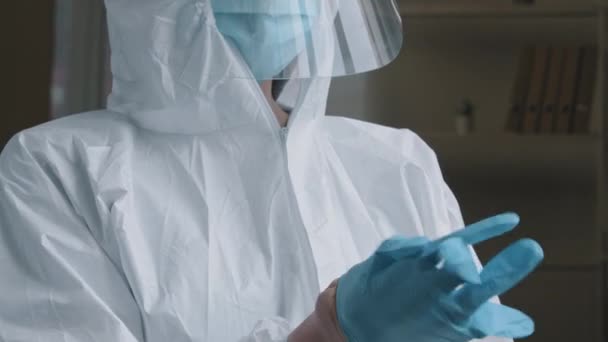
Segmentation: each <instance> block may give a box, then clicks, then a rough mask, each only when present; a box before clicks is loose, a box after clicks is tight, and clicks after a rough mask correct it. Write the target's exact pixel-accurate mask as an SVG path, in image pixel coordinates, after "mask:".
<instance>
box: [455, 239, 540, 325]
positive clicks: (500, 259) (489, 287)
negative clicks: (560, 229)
mask: <svg viewBox="0 0 608 342" xmlns="http://www.w3.org/2000/svg"><path fill="white" fill-rule="evenodd" d="M542 259H543V250H542V248H541V247H540V245H539V244H538V243H537V242H536V241H534V240H530V239H524V240H520V241H518V242H515V243H513V244H512V245H511V246H509V247H507V248H506V249H504V250H503V251H502V252H500V253H499V254H498V255H497V256H495V257H494V258H493V259H492V260H491V261H490V262H489V263H488V264H487V265H486V266H485V267H484V269H483V270H482V272H481V284H466V285H465V286H464V287H463V288H462V289H460V290H458V292H456V293H455V294H454V297H455V302H456V303H458V304H459V305H460V307H461V308H462V311H463V312H464V313H466V312H473V311H475V310H477V309H478V308H479V307H480V306H481V305H483V304H484V303H485V302H487V301H488V300H489V299H490V298H492V297H494V296H497V295H500V294H503V293H504V292H506V291H508V290H509V289H511V288H512V287H513V286H515V285H516V284H518V283H519V282H520V281H522V280H523V279H524V278H525V277H526V276H528V274H530V273H531V272H532V271H533V270H534V269H535V268H536V267H537V266H538V264H539V263H540V262H541V261H542Z"/></svg>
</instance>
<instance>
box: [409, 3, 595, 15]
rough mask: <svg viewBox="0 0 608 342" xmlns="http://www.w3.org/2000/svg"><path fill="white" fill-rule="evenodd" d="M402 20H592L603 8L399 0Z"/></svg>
mask: <svg viewBox="0 0 608 342" xmlns="http://www.w3.org/2000/svg"><path fill="white" fill-rule="evenodd" d="M399 3H400V6H399V8H400V12H401V15H403V16H406V17H434V18H438V17H440V18H441V17H443V18H448V17H452V18H453V17H495V18H517V17H533V18H539V17H541V18H542V17H594V16H597V14H598V10H599V9H601V8H603V7H605V6H606V5H605V4H604V3H603V2H602V1H601V0H537V1H536V3H535V4H532V5H526V4H513V3H512V1H510V0H435V1H429V0H401V1H399Z"/></svg>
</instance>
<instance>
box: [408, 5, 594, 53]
mask: <svg viewBox="0 0 608 342" xmlns="http://www.w3.org/2000/svg"><path fill="white" fill-rule="evenodd" d="M538 13H540V12H538ZM580 13H587V12H586V11H581V12H580ZM590 14H591V12H590ZM597 26H598V17H597V16H595V15H581V16H544V17H534V16H516V15H513V16H492V15H490V13H478V14H476V15H473V16H463V15H461V16H453V15H446V16H445V17H444V18H442V19H440V20H438V19H437V18H436V17H435V16H430V15H429V16H424V15H406V16H404V30H405V41H406V44H408V43H411V44H412V45H414V46H417V45H420V44H424V45H428V44H435V45H446V44H447V45H450V46H452V45H454V44H459V45H460V44H467V43H472V44H474V46H486V47H491V46H497V47H503V46H505V45H514V44H518V45H523V44H526V45H527V44H538V43H541V44H543V43H547V44H561V45H570V44H575V45H582V44H593V43H596V42H597ZM406 51H407V50H406Z"/></svg>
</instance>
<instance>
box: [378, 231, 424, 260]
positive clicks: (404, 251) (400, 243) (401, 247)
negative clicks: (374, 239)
mask: <svg viewBox="0 0 608 342" xmlns="http://www.w3.org/2000/svg"><path fill="white" fill-rule="evenodd" d="M429 242H430V240H429V239H428V238H426V237H424V236H417V237H413V238H406V237H404V236H394V237H392V238H390V239H387V240H385V241H384V242H382V244H381V245H380V247H378V249H377V250H376V255H378V256H384V257H388V258H391V259H393V260H400V259H403V258H409V257H416V256H418V255H420V254H422V252H423V251H424V246H425V245H427V244H428V243H429Z"/></svg>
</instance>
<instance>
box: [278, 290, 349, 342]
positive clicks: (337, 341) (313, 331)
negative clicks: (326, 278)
mask: <svg viewBox="0 0 608 342" xmlns="http://www.w3.org/2000/svg"><path fill="white" fill-rule="evenodd" d="M337 285H338V282H337V281H334V282H333V283H332V284H331V285H330V286H329V288H327V289H326V290H325V291H323V292H322V293H321V294H320V295H319V297H318V298H317V303H316V305H315V311H314V312H313V313H312V314H311V315H310V316H308V318H307V319H306V320H305V321H304V322H303V323H302V324H301V325H300V326H299V327H298V328H297V329H296V330H294V332H293V333H292V334H291V335H290V336H289V342H311V341H315V342H316V341H325V342H346V337H345V336H344V334H343V333H342V330H341V329H340V324H339V323H338V316H337V311H336V289H337Z"/></svg>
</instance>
